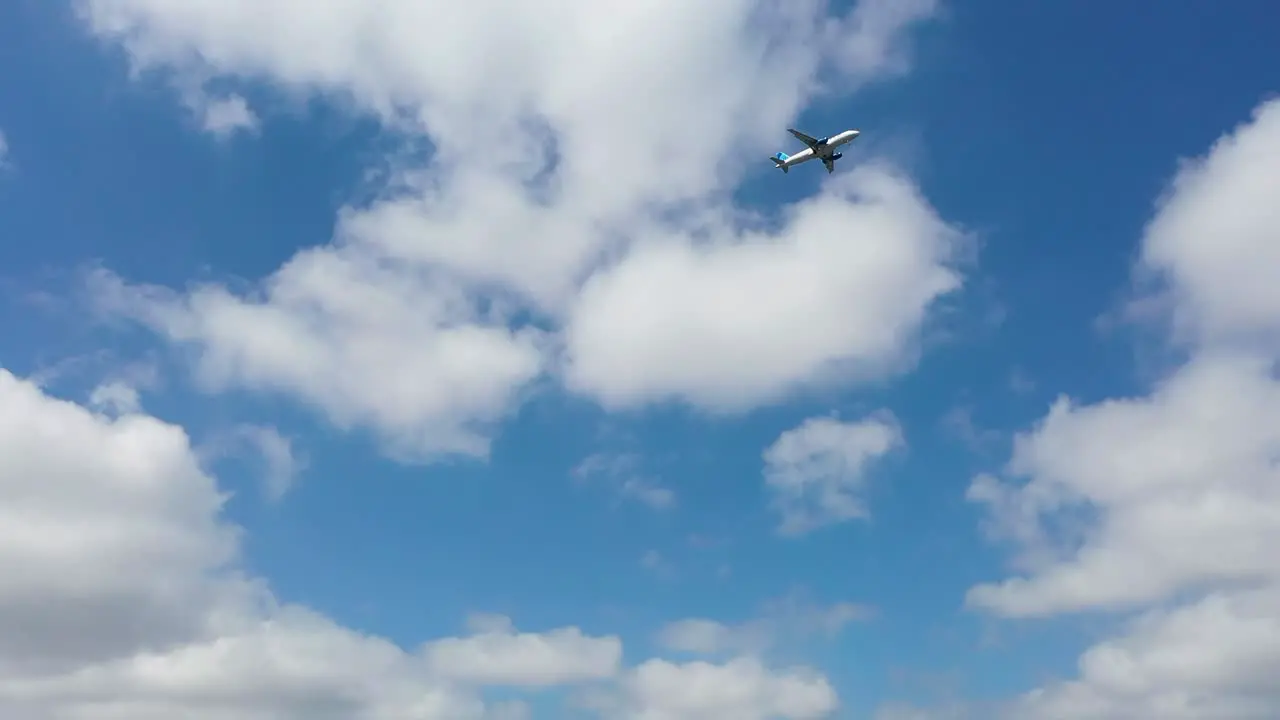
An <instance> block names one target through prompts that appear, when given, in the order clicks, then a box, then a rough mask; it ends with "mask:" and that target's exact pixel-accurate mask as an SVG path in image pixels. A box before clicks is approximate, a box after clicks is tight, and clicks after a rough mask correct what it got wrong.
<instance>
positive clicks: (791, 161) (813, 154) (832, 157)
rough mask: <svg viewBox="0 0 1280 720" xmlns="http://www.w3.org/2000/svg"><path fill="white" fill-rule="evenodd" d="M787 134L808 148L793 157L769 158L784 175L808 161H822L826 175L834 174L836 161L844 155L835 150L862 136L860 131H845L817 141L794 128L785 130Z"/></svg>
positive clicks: (784, 154) (780, 155)
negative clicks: (793, 167)
mask: <svg viewBox="0 0 1280 720" xmlns="http://www.w3.org/2000/svg"><path fill="white" fill-rule="evenodd" d="M787 132H789V133H791V134H792V135H794V136H795V137H796V139H797V140H799V141H800V142H802V143H804V144H805V145H807V146H808V147H806V148H805V149H804V150H801V151H800V152H798V153H796V154H795V155H788V154H786V153H783V152H780V153H778V154H777V155H774V156H773V157H771V158H769V159H770V160H772V161H773V164H774V165H776V166H777V167H778V169H779V170H781V171H782V172H784V173H785V172H790V170H791V166H793V165H799V164H800V163H803V162H809V161H810V160H815V159H817V160H821V161H822V164H823V165H825V166H826V168H827V173H832V172H835V169H836V160H839V159H840V158H841V157H843V156H844V153H839V152H836V148H838V147H840V146H841V145H845V144H847V143H850V142H852V141H853V140H854V139H855V138H857V137H858V136H859V135H861V134H862V131H861V130H845V131H844V132H842V133H840V134H838V135H832V136H831V137H825V138H821V139H819V138H815V137H813V136H810V135H805V134H804V133H802V132H800V131H799V130H796V129H794V128H787Z"/></svg>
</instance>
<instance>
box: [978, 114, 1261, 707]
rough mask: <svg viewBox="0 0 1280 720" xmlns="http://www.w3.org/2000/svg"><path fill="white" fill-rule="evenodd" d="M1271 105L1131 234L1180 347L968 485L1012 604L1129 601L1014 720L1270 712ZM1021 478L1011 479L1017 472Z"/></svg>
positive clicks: (1002, 592) (990, 589) (992, 592)
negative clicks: (1155, 377)
mask: <svg viewBox="0 0 1280 720" xmlns="http://www.w3.org/2000/svg"><path fill="white" fill-rule="evenodd" d="M1278 148H1280V101H1272V102H1269V103H1265V104H1263V105H1262V106H1260V107H1259V109H1258V110H1257V112H1256V113H1255V116H1254V118H1253V119H1252V120H1251V121H1250V122H1248V123H1247V124H1244V125H1242V126H1241V127H1239V128H1237V129H1236V130H1235V131H1234V132H1232V133H1231V134H1229V135H1228V136H1226V137H1224V138H1223V139H1221V140H1220V141H1219V142H1218V143H1217V144H1215V145H1214V147H1213V148H1212V150H1211V151H1210V152H1209V153H1208V155H1207V156H1206V157H1204V158H1203V159H1199V160H1196V161H1194V162H1190V163H1186V164H1185V165H1184V167H1183V169H1182V170H1181V171H1180V172H1179V173H1178V175H1177V177H1176V178H1175V180H1174V182H1173V183H1172V185H1171V187H1170V190H1169V192H1168V194H1167V195H1166V197H1165V198H1163V200H1162V202H1161V203H1160V205H1159V208H1158V212H1157V214H1156V216H1155V218H1154V219H1153V220H1152V221H1151V223H1150V224H1149V226H1148V228H1147V231H1146V235H1145V236H1144V238H1143V242H1142V255H1141V266H1140V272H1141V273H1143V274H1144V275H1146V277H1145V278H1144V279H1146V280H1150V279H1151V276H1152V275H1154V276H1156V279H1157V280H1158V281H1159V283H1160V292H1162V293H1164V294H1165V296H1166V301H1167V307H1168V308H1169V309H1170V311H1171V313H1172V317H1173V319H1174V332H1175V337H1176V338H1177V339H1178V340H1179V341H1181V342H1183V343H1185V344H1186V348H1187V349H1188V351H1189V353H1190V358H1189V360H1188V361H1187V362H1186V363H1185V364H1184V365H1183V366H1182V367H1180V368H1178V369H1177V370H1176V371H1175V372H1173V373H1172V375H1171V376H1170V377H1168V378H1166V379H1165V380H1164V381H1162V382H1161V383H1159V385H1158V386H1157V387H1156V388H1155V389H1154V391H1153V392H1151V393H1150V394H1149V395H1147V396H1145V397H1135V398H1122V399H1112V400H1107V401H1104V402H1101V403H1097V404H1094V405H1087V406H1080V405H1077V404H1075V403H1073V402H1071V401H1069V400H1066V399H1062V400H1059V401H1058V402H1057V403H1055V405H1054V406H1053V408H1052V409H1051V411H1050V412H1049V415H1048V416H1047V417H1046V418H1045V419H1044V420H1043V421H1041V422H1040V423H1039V424H1038V426H1037V427H1035V428H1034V429H1033V430H1031V431H1029V432H1027V433H1024V434H1022V435H1021V436H1019V437H1018V439H1017V441H1016V446H1015V450H1014V454H1013V458H1012V460H1011V462H1010V464H1009V466H1008V472H1007V475H1008V476H1009V477H1008V478H1007V479H1005V480H998V479H996V478H992V477H983V478H979V479H978V480H976V481H975V482H974V484H973V485H972V487H971V490H970V497H971V498H972V499H974V500H976V501H979V502H982V503H985V504H987V505H988V506H989V507H990V508H991V510H992V525H991V528H990V529H991V530H992V531H993V533H995V534H997V535H998V536H1000V537H1002V538H1005V539H1007V540H1010V541H1012V542H1014V543H1015V545H1016V546H1017V547H1018V548H1019V549H1020V556H1019V558H1018V559H1019V566H1020V569H1021V570H1022V574H1021V575H1020V576H1019V577H1015V578H1011V579H1008V580H1005V581H1003V582H999V583H992V584H984V585H980V586H978V587H975V588H973V589H972V590H971V591H970V593H969V603H970V604H971V605H973V606H976V607H981V608H986V609H988V610H992V611H994V612H997V613H1000V614H1004V615H1012V616H1045V615H1052V614H1056V613H1061V612H1067V611H1083V610H1097V609H1122V608H1124V609H1127V608H1134V609H1139V610H1141V612H1140V613H1139V614H1138V615H1137V616H1136V617H1135V618H1134V619H1133V620H1132V622H1131V626H1130V627H1129V628H1128V629H1127V630H1126V631H1125V633H1124V634H1122V635H1120V636H1118V637H1116V638H1113V639H1111V640H1107V641H1105V642H1102V643H1099V644H1098V645H1096V646H1094V647H1093V648H1091V649H1089V650H1088V651H1087V652H1085V653H1084V655H1083V656H1082V657H1081V659H1080V672H1079V677H1078V678H1076V679H1074V680H1071V681H1065V682H1060V683H1056V684H1051V685H1047V686H1045V687H1043V688H1041V689H1039V690H1037V691H1035V692H1032V693H1030V694H1028V695H1027V696H1025V697H1024V698H1022V699H1021V700H1020V701H1019V702H1018V703H1017V705H1016V707H1015V708H1014V709H1013V710H1012V715H1013V716H1014V717H1019V718H1039V717H1043V718H1055V719H1064V718H1081V719H1083V718H1090V719H1094V718H1101V719H1104V720H1106V719H1109V718H1116V719H1119V718H1128V717H1161V718H1180V719H1186V720H1193V719H1194V720H1211V719H1212V720H1221V719H1225V718H1232V719H1235V718H1239V719H1244V718H1258V719H1261V718H1269V717H1274V716H1275V714H1276V712H1277V710H1278V709H1280V690H1278V686H1277V685H1276V683H1275V678H1276V677H1277V673H1280V642H1277V641H1276V637H1277V633H1278V632H1280V557H1277V554H1276V553H1275V552H1274V548H1276V547H1278V546H1280V545H1278V543H1280V471H1278V470H1277V467H1276V460H1275V459H1276V457H1278V456H1280V431H1278V430H1277V428H1280V415H1278V414H1277V413H1278V411H1277V408H1280V380H1278V379H1277V377H1276V374H1275V363H1276V361H1277V360H1280V346H1277V345H1275V344H1274V339H1275V338H1276V337H1277V335H1276V330H1277V329H1278V328H1280V296H1277V295H1275V292H1274V290H1273V289H1272V288H1271V285H1272V284H1273V283H1271V281H1270V278H1273V277H1275V276H1277V274H1280V254H1278V253H1277V252H1276V247H1277V245H1278V244H1280V214H1278V213H1277V212H1276V208H1275V202H1274V188H1276V187H1280V163H1278V162H1277V149H1278ZM1017 480H1023V482H1017Z"/></svg>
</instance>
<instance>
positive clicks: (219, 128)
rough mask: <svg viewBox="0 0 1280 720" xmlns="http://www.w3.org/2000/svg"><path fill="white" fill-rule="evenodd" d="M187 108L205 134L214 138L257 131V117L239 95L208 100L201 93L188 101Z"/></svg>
mask: <svg viewBox="0 0 1280 720" xmlns="http://www.w3.org/2000/svg"><path fill="white" fill-rule="evenodd" d="M189 107H190V108H191V110H192V112H194V113H196V115H197V116H198V117H199V118H200V124H201V127H202V128H203V129H204V130H205V132H208V133H210V134H212V135H214V136H216V137H220V138H224V137H228V136H230V135H233V134H235V133H237V132H246V131H253V130H257V129H258V125H259V121H258V116H257V115H255V114H254V112H253V110H251V109H250V108H249V103H248V101H247V100H245V99H244V98H243V97H241V96H239V95H234V94H233V95H228V96H226V97H222V98H209V97H206V96H205V95H204V94H203V93H201V94H200V96H199V97H198V98H196V99H192V100H190V101H189Z"/></svg>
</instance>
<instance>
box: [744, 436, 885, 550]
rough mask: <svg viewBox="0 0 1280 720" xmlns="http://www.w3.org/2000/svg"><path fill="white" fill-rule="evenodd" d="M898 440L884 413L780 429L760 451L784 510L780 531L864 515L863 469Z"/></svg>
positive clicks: (793, 532) (792, 532)
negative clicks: (859, 419) (851, 419)
mask: <svg viewBox="0 0 1280 720" xmlns="http://www.w3.org/2000/svg"><path fill="white" fill-rule="evenodd" d="M902 443H903V439H902V433H901V430H900V429H899V428H898V425H897V422H896V421H895V420H894V419H893V417H892V416H890V415H888V414H883V415H882V416H879V417H871V418H867V419H865V420H861V421H858V422H840V421H839V420H835V419H832V418H810V419H808V420H806V421H804V422H803V423H802V424H800V425H799V426H797V427H795V428H793V429H791V430H787V431H786V432H784V433H782V434H781V435H780V436H778V439H777V440H775V441H774V443H773V444H772V445H770V446H769V447H768V449H766V450H765V451H764V463H765V470H764V475H765V484H766V485H767V486H768V488H769V490H770V491H771V492H772V493H773V494H774V505H775V507H776V508H777V509H778V511H779V512H780V513H781V515H782V522H781V525H780V526H779V532H782V533H783V534H788V535H796V534H801V533H805V532H808V531H810V530H813V529H815V528H818V527H821V526H824V525H830V524H832V523H838V522H843V521H846V520H851V519H854V518H859V517H864V516H865V515H866V513H867V510H866V507H865V506H864V505H863V503H862V501H861V499H860V498H859V496H858V491H859V490H860V489H861V486H862V484H863V482H864V480H865V477H866V473H867V471H868V470H869V468H870V466H871V464H872V463H873V462H875V461H876V460H878V459H879V458H881V457H882V456H884V455H885V454H887V453H888V452H890V451H891V450H893V449H895V448H897V447H899V446H901V445H902Z"/></svg>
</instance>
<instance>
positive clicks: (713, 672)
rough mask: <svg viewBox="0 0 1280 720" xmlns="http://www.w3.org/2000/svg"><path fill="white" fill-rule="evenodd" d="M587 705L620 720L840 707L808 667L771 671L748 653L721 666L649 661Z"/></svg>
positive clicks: (793, 713)
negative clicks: (607, 693) (613, 688)
mask: <svg viewBox="0 0 1280 720" xmlns="http://www.w3.org/2000/svg"><path fill="white" fill-rule="evenodd" d="M590 705H592V706H594V707H595V708H597V709H599V710H601V711H603V713H604V714H605V715H606V716H608V717H612V718H618V719H619V720H773V719H774V718H778V719H779V720H816V719H817V718H824V717H827V716H828V715H830V714H831V713H832V712H833V711H835V710H836V708H837V707H838V706H839V705H838V702H837V699H836V693H835V691H834V690H833V689H832V687H831V685H830V684H829V683H828V682H827V680H826V679H825V678H823V677H822V676H820V675H817V674H816V673H814V672H813V671H811V670H807V669H803V668H797V669H792V670H787V671H781V672H778V671H770V670H768V669H767V668H766V667H765V666H764V665H763V664H762V663H761V662H760V661H759V660H756V659H754V658H749V657H744V658H738V659H735V660H731V661H729V662H727V663H724V664H721V665H715V664H712V663H707V662H702V661H695V662H690V663H684V664H679V663H673V662H668V661H666V660H650V661H647V662H645V663H643V664H641V665H640V666H639V667H637V668H635V669H633V670H631V671H629V672H628V673H627V674H626V675H625V676H624V677H623V679H622V680H621V688H620V690H619V691H618V692H616V693H614V694H612V695H605V696H599V697H594V698H591V702H590Z"/></svg>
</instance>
